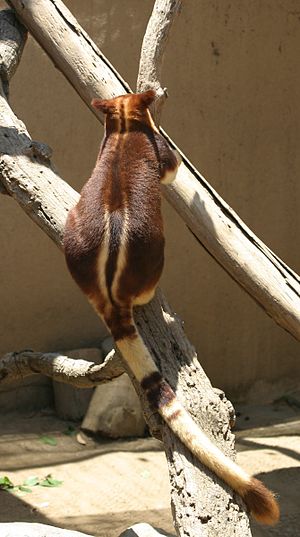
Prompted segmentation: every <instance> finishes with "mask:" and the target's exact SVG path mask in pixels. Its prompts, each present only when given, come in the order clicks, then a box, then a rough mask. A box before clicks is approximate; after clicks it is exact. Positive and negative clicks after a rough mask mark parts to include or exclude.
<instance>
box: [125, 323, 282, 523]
mask: <svg viewBox="0 0 300 537" xmlns="http://www.w3.org/2000/svg"><path fill="white" fill-rule="evenodd" d="M130 324H131V327H132V325H134V321H133V320H132V321H131V323H130ZM134 326H135V325H134ZM116 344H117V346H118V348H119V350H120V352H121V354H122V356H123V358H124V360H126V362H127V364H128V366H129V368H130V369H131V371H132V373H133V374H134V376H135V377H136V379H137V380H138V381H139V382H140V384H141V387H142V389H143V390H145V393H146V395H147V398H148V401H149V403H150V404H151V406H152V408H153V409H154V410H157V411H158V412H159V414H160V415H161V416H162V418H163V419H164V421H165V422H166V423H167V424H168V426H169V427H170V429H171V430H172V431H173V432H174V433H175V435H176V436H177V437H178V438H179V439H180V440H181V441H182V443H183V444H184V445H185V446H186V447H187V448H188V449H189V450H190V451H191V452H192V453H193V454H194V455H195V456H196V458H197V459H199V460H200V461H201V462H202V463H203V464H204V465H205V466H206V467H207V468H209V469H210V470H212V471H213V472H214V473H215V474H216V475H217V476H218V477H219V478H221V479H222V480H223V481H225V483H227V484H228V485H229V486H230V487H231V488H232V489H233V490H235V491H236V492H237V493H238V494H239V495H240V496H241V497H242V499H243V500H244V502H245V504H246V506H247V508H248V510H249V511H250V512H251V513H252V515H253V516H254V517H255V518H256V520H257V521H258V522H261V523H262V524H270V525H273V524H276V522H278V520H279V515H280V513H279V506H278V503H277V501H276V499H275V497H274V494H273V493H272V492H271V491H270V490H268V489H267V488H266V487H265V486H264V485H263V483H261V481H259V480H258V479H255V478H254V477H251V476H250V475H248V474H247V472H245V471H244V470H243V469H242V468H240V467H239V466H238V465H237V464H236V463H235V462H233V461H232V460H231V459H230V458H229V457H226V456H225V455H224V453H222V451H221V450H220V449H219V448H218V447H217V446H216V445H215V444H213V442H212V441H211V440H210V439H209V438H208V436H206V434H205V433H204V432H203V431H202V430H201V429H200V428H199V426H198V425H196V423H195V422H194V420H193V419H192V417H191V416H190V414H189V413H188V412H187V411H186V410H185V409H184V407H183V406H182V405H181V403H180V402H179V401H178V399H177V397H176V395H175V393H174V391H173V390H172V388H171V387H170V386H169V384H168V383H167V382H166V380H165V379H164V378H163V377H162V375H161V374H160V372H159V371H158V369H157V367H156V365H155V363H154V361H153V359H152V357H151V355H150V353H149V352H148V349H147V347H146V346H145V344H144V342H143V340H142V338H141V336H140V334H139V333H138V330H137V328H136V326H135V333H134V334H132V335H130V337H125V338H123V339H119V340H117V341H116Z"/></svg>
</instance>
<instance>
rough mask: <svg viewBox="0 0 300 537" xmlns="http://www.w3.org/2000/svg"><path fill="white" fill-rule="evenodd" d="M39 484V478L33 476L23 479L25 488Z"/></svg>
mask: <svg viewBox="0 0 300 537" xmlns="http://www.w3.org/2000/svg"><path fill="white" fill-rule="evenodd" d="M39 482H40V479H39V477H37V476H36V475H34V476H31V477H28V478H27V479H25V481H24V483H23V485H24V486H25V487H35V486H36V485H38V484H39Z"/></svg>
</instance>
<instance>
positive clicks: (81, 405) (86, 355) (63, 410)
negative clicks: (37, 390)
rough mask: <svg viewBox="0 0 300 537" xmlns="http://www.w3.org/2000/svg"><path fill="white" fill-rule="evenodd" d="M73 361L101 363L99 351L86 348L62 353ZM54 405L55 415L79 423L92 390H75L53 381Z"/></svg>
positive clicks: (86, 407)
mask: <svg viewBox="0 0 300 537" xmlns="http://www.w3.org/2000/svg"><path fill="white" fill-rule="evenodd" d="M63 354H65V355H67V356H69V357H70V358H73V359H75V360H76V359H84V360H88V361H89V362H95V363H96V364H100V363H102V361H103V353H102V350H101V349H95V348H86V349H75V350H72V351H64V352H63ZM53 388H54V404H55V409H56V413H57V415H58V416H59V417H60V418H62V419H65V420H74V421H79V420H81V419H82V418H83V417H84V416H85V413H86V411H87V409H88V406H89V403H90V400H91V397H92V395H93V392H94V388H75V387H74V386H69V385H68V384H64V383H62V382H56V381H53Z"/></svg>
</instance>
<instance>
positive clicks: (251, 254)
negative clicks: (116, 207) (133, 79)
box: [0, 0, 300, 340]
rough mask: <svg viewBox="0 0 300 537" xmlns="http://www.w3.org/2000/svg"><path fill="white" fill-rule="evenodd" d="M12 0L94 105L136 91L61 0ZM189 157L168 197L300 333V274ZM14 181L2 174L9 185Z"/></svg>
mask: <svg viewBox="0 0 300 537" xmlns="http://www.w3.org/2000/svg"><path fill="white" fill-rule="evenodd" d="M8 3H9V4H10V5H11V6H13V7H14V8H15V10H16V11H17V13H18V16H19V17H20V19H21V20H22V22H24V24H25V25H26V26H27V27H28V29H29V30H30V32H31V33H32V34H33V36H34V37H35V38H36V39H37V41H38V42H39V43H40V44H41V46H42V47H43V48H44V50H45V51H46V52H47V54H48V55H49V56H50V58H51V59H52V60H53V62H54V64H55V66H56V67H57V68H58V69H60V70H61V71H62V72H63V74H64V75H65V76H66V77H67V79H68V80H69V82H70V83H71V84H72V86H73V87H74V88H75V89H76V91H77V92H78V93H79V95H80V96H81V97H82V99H83V100H84V101H85V102H86V104H87V105H88V106H90V101H91V99H92V97H96V96H97V97H102V98H110V97H114V96H116V95H120V94H122V93H125V92H126V91H129V88H128V86H127V84H126V83H125V82H124V81H123V80H122V78H121V76H120V75H119V74H118V73H117V72H116V71H115V69H114V68H113V67H112V66H111V65H110V63H109V61H108V60H107V59H106V58H105V57H104V55H103V54H102V53H101V52H100V51H99V49H98V48H97V47H96V45H95V44H94V43H93V42H92V41H91V39H90V38H89V37H88V36H87V34H86V33H85V32H84V30H82V28H81V27H80V26H79V24H78V22H77V21H76V20H75V19H74V17H73V16H72V15H71V13H70V12H69V11H68V10H67V9H66V7H65V6H64V5H63V3H62V2H61V1H60V0H55V1H54V0H38V1H35V2H31V1H30V0H9V2H8ZM98 117H99V118H100V119H102V118H101V117H100V114H98ZM161 132H162V134H163V135H164V136H165V137H166V138H167V139H168V140H169V143H170V145H171V146H172V147H174V148H176V146H175V144H174V142H172V141H171V140H170V139H169V138H168V136H167V134H166V133H165V132H164V131H163V130H161ZM182 160H183V162H182V164H181V166H180V168H179V172H178V174H177V178H176V180H175V181H174V183H173V184H172V185H169V186H164V187H163V193H164V195H165V197H166V199H167V200H168V201H169V202H170V203H171V205H172V206H173V207H174V208H175V210H176V211H177V212H178V213H179V214H180V216H181V217H182V218H183V220H184V221H185V223H186V225H187V226H188V228H189V229H190V231H191V232H192V233H193V234H194V235H195V237H196V238H197V240H198V241H199V242H200V243H201V244H202V246H203V247H204V248H205V249H206V250H207V251H208V252H209V253H210V254H211V255H212V256H213V257H214V259H215V260H216V261H217V262H218V263H219V264H220V265H221V266H222V267H223V268H224V270H225V271H226V272H228V274H230V276H231V277H232V278H233V279H234V280H235V281H236V282H237V283H238V284H239V285H240V286H241V287H243V289H244V290H245V291H246V292H247V293H248V294H249V295H250V296H251V297H252V298H253V299H254V300H255V301H256V302H257V303H258V304H259V305H260V306H261V307H262V308H263V309H264V310H265V311H266V313H267V314H268V315H269V316H270V317H272V318H273V319H274V321H275V322H276V323H277V324H279V325H280V326H281V327H282V328H284V329H285V330H287V331H288V332H289V333H290V334H292V335H293V336H294V337H295V338H296V339H298V340H300V278H299V276H297V275H296V274H295V273H294V272H293V271H292V270H291V269H290V268H289V267H288V266H286V265H285V264H284V263H283V262H282V261H281V260H280V259H279V258H278V257H277V256H276V255H275V254H273V253H272V252H271V250H270V249H269V248H268V247H267V246H265V245H264V244H263V243H262V242H261V241H260V240H259V239H258V238H257V237H256V236H255V235H254V233H252V231H251V230H250V229H249V228H248V227H247V226H246V225H245V224H244V223H243V222H242V220H241V219H240V218H239V217H238V216H237V215H236V213H235V212H234V211H233V210H232V209H231V208H230V207H229V206H228V204H227V203H226V202H225V201H224V200H222V198H221V197H220V196H219V195H218V194H217V192H216V191H215V190H214V189H213V188H212V187H211V186H210V185H209V183H208V182H207V181H206V180H205V179H204V177H202V176H201V174H200V173H199V172H198V171H197V170H195V168H194V167H193V166H192V164H191V163H190V162H189V161H188V160H187V158H186V157H185V156H184V155H182ZM0 171H1V170H0ZM8 181H9V180H8V179H7V178H6V177H5V176H2V182H4V184H5V187H6V188H7V189H8V190H9V189H10V187H9V185H8V186H6V183H7V182H8ZM66 188H67V187H66ZM17 197H18V196H17V193H16V192H15V198H16V199H17ZM61 201H63V200H61ZM23 207H25V205H24V204H23ZM28 212H30V211H29V210H28ZM32 217H33V218H35V216H34V215H33V216H32ZM46 228H47V226H46V227H45V228H44V229H46Z"/></svg>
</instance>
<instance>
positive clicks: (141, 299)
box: [133, 287, 156, 306]
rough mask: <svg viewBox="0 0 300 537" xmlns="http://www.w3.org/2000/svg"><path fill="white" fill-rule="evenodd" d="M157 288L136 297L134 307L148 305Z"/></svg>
mask: <svg viewBox="0 0 300 537" xmlns="http://www.w3.org/2000/svg"><path fill="white" fill-rule="evenodd" d="M155 290H156V287H153V288H152V289H149V290H148V291H144V292H143V293H141V294H140V295H139V296H136V297H135V298H134V300H133V306H144V304H148V302H150V300H152V298H153V297H154V295H155Z"/></svg>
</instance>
